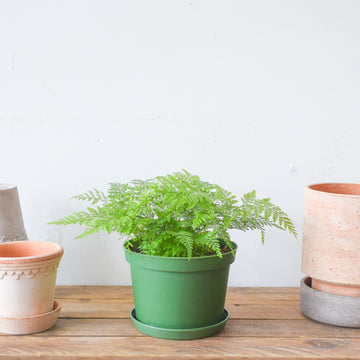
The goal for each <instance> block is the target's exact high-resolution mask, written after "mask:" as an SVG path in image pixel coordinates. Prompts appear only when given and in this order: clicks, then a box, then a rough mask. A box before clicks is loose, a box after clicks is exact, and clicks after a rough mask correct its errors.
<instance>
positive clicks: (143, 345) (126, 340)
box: [0, 336, 360, 360]
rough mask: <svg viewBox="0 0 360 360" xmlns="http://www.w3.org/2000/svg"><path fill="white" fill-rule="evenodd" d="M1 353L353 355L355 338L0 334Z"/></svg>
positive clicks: (357, 354) (211, 357) (350, 359)
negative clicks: (174, 338) (171, 338)
mask: <svg viewBox="0 0 360 360" xmlns="http://www.w3.org/2000/svg"><path fill="white" fill-rule="evenodd" d="M0 341H1V347H0V358H2V359H7V360H8V359H26V358H27V359H74V358H81V359H100V358H101V359H111V358H116V359H131V358H133V359H142V360H150V359H161V358H165V359H169V358H170V359H172V360H180V359H184V358H187V359H208V360H215V359H216V360H218V359H222V360H227V359H238V360H241V359H288V360H299V359H308V360H310V359H311V360H315V359H319V358H323V359H328V360H335V359H337V360H339V359H346V360H359V359H360V340H359V339H328V338H323V339H298V338H286V339H284V338H248V337H241V338H232V337H229V338H224V337H212V338H206V339H199V340H193V341H186V342H184V341H169V340H163V339H155V338H150V337H144V338H141V340H140V338H138V337H57V336H54V337H51V336H48V337H39V336H23V337H21V336H18V337H14V336H4V337H1V338H0Z"/></svg>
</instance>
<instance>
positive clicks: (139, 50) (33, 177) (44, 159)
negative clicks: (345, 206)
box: [0, 0, 360, 286]
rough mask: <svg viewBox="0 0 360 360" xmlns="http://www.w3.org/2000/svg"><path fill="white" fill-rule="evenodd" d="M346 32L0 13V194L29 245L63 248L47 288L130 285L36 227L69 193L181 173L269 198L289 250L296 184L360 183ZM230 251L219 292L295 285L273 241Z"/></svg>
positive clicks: (63, 12) (273, 18)
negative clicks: (281, 218) (233, 256)
mask: <svg viewBox="0 0 360 360" xmlns="http://www.w3.org/2000/svg"><path fill="white" fill-rule="evenodd" d="M359 19H360V2H358V1H343V0H341V1H340V0H338V1H285V0H284V1H266V0H264V1H226V0H218V1H209V0H207V1H205V0H204V1H198V0H186V1H185V0H182V1H179V0H172V1H168V0H164V1H154V0H150V1H147V0H142V1H140V0H131V1H130V0H129V1H120V0H117V1H109V0H95V1H89V0H87V1H83V0H76V1H73V0H62V1H53V0H38V1H37V0H32V1H27V0H23V1H19V0H8V1H7V0H1V1H0V151H1V158H0V159H1V168H0V182H9V183H14V184H16V185H18V188H19V193H20V198H21V205H22V211H23V216H24V221H25V226H26V229H27V232H28V235H29V237H30V239H32V240H50V241H56V242H59V243H61V244H62V245H63V246H64V248H65V255H64V258H63V260H62V262H61V266H60V269H59V276H58V283H59V284H129V283H130V275H129V268H128V264H127V263H126V262H125V260H124V254H123V250H122V246H121V244H122V242H121V241H120V240H118V237H117V236H116V235H114V236H107V235H103V234H101V235H100V236H94V237H92V238H89V239H85V240H74V237H75V236H76V235H78V234H79V233H80V231H81V229H80V227H77V226H73V227H67V228H60V227H56V226H48V225H45V223H46V222H49V221H51V220H55V219H58V218H59V217H62V216H64V215H67V214H69V213H71V212H73V211H77V210H80V209H82V205H83V204H82V203H77V202H76V201H74V200H69V198H70V197H71V196H73V195H75V194H78V193H81V192H84V191H86V190H88V189H91V188H93V187H97V188H100V189H105V188H106V185H107V183H108V182H111V181H120V182H127V181H129V180H131V179H134V178H151V177H154V176H157V175H164V174H166V173H168V172H172V171H176V170H179V169H181V168H185V169H188V170H189V171H191V172H193V173H196V174H198V175H200V176H201V177H202V178H203V179H204V180H207V181H210V182H215V183H218V184H220V185H222V186H224V187H225V188H227V189H228V190H230V191H232V192H234V193H235V194H237V195H238V196H241V195H242V194H243V193H244V192H247V191H249V190H252V189H256V190H257V191H258V195H259V196H261V197H267V196H270V197H271V198H272V200H273V202H274V203H276V204H278V205H280V206H281V207H282V208H283V209H284V210H286V211H287V212H288V214H289V215H290V217H291V218H292V219H293V220H294V222H295V224H296V226H297V229H298V231H299V234H300V239H301V228H302V208H303V188H304V186H305V185H307V184H310V183H316V182H327V181H339V182H360V177H359V154H360V145H359V133H360V108H359V105H360V91H359V90H360V65H359V64H360V21H359ZM84 205H85V204H84ZM233 240H234V241H236V242H237V243H238V246H239V251H238V255H237V260H236V262H235V263H234V264H233V265H232V268H231V275H230V285H253V286H256V285H257V286H260V285H264V286H297V285H298V283H299V280H300V278H301V277H302V273H301V271H300V257H301V245H297V244H296V241H295V240H294V239H292V238H291V237H290V236H289V235H288V234H286V233H283V232H281V231H275V230H274V231H270V232H269V233H268V236H267V239H266V244H265V246H262V245H261V243H260V239H259V234H258V233H255V232H253V233H246V234H244V233H239V232H237V233H234V234H233Z"/></svg>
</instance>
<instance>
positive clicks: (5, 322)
mask: <svg viewBox="0 0 360 360" xmlns="http://www.w3.org/2000/svg"><path fill="white" fill-rule="evenodd" d="M60 310H61V306H60V304H59V303H58V302H57V301H56V300H54V307H53V311H50V312H48V313H45V314H41V315H33V316H27V317H15V318H10V317H2V316H0V332H2V333H5V334H11V335H25V334H33V333H37V332H41V331H45V330H48V329H50V328H51V327H52V326H54V325H55V323H56V320H57V318H58V316H59V313H60Z"/></svg>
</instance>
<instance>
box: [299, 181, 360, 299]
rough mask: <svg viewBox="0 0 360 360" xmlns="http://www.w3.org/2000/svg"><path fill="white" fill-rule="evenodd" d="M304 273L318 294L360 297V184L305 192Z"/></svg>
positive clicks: (314, 187) (312, 187) (320, 186)
mask: <svg viewBox="0 0 360 360" xmlns="http://www.w3.org/2000/svg"><path fill="white" fill-rule="evenodd" d="M302 271H303V272H304V273H305V274H306V275H308V276H310V277H311V278H312V279H313V281H312V287H313V289H315V290H319V291H323V292H327V293H331V294H335V295H344V296H353V297H360V184H345V183H324V184H315V185H310V186H308V187H307V188H306V189H305V201H304V226H303V246H302Z"/></svg>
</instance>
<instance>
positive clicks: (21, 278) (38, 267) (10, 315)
mask: <svg viewBox="0 0 360 360" xmlns="http://www.w3.org/2000/svg"><path fill="white" fill-rule="evenodd" d="M63 252H64V250H63V248H62V246H61V245H59V244H56V243H52V242H43V241H17V242H7V243H1V244H0V325H1V326H0V331H2V332H8V331H7V329H6V326H5V325H6V323H11V326H12V327H14V326H15V324H16V323H18V324H19V325H20V328H21V326H23V325H24V323H26V324H27V326H28V327H29V331H30V330H31V332H34V331H33V330H34V328H31V321H32V319H33V322H34V323H35V322H37V324H38V323H39V321H44V322H46V321H49V318H53V317H54V313H53V312H54V310H55V309H54V296H55V285H56V274H57V268H58V266H59V263H60V260H61V257H62V255H63ZM40 315H43V316H40ZM39 316H40V317H39ZM55 320H56V318H55ZM40 325H41V324H40ZM20 328H19V331H20ZM36 329H43V328H42V326H39V324H38V325H37V326H36ZM43 330H44V329H43ZM14 331H15V330H14V328H12V330H11V333H16V331H15V332H14ZM21 331H23V329H22V330H21ZM19 333H23V332H19Z"/></svg>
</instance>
